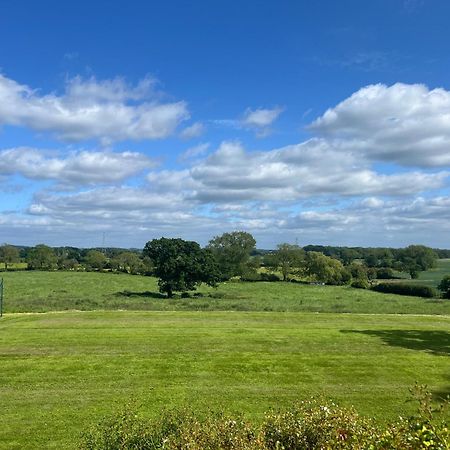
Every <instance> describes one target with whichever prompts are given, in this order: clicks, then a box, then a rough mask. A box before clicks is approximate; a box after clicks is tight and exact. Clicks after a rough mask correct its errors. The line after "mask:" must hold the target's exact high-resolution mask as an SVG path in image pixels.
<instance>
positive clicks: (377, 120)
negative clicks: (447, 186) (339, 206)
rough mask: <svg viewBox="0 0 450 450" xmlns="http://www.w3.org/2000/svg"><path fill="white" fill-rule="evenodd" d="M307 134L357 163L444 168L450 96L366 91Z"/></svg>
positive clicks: (417, 88) (401, 89)
mask: <svg viewBox="0 0 450 450" xmlns="http://www.w3.org/2000/svg"><path fill="white" fill-rule="evenodd" d="M310 130H312V131H314V132H316V133H319V134H321V135H322V136H325V137H326V138H327V139H334V140H336V141H337V142H336V144H335V145H336V146H339V147H340V148H344V149H346V150H347V151H352V152H354V153H356V154H359V155H360V156H361V157H362V158H369V159H371V160H375V161H386V162H392V163H397V164H401V165H404V166H419V167H448V166H449V165H450V152H449V148H450V92H449V91H446V90H444V89H433V90H429V89H428V88H427V87H426V86H424V85H420V84H414V85H407V84H402V83H397V84H394V85H393V86H389V87H388V86H385V85H383V84H377V85H371V86H367V87H365V88H363V89H360V90H359V91H357V92H356V93H354V94H353V95H352V96H350V97H349V98H347V99H346V100H344V101H343V102H341V103H339V104H338V105H337V106H335V107H334V108H330V109H329V110H328V111H326V112H325V114H324V115H323V116H321V117H319V118H318V119H317V120H315V121H314V122H313V123H312V124H311V126H310Z"/></svg>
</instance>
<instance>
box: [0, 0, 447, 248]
mask: <svg viewBox="0 0 450 450" xmlns="http://www.w3.org/2000/svg"><path fill="white" fill-rule="evenodd" d="M449 17H450V3H449V2H448V1H447V0H376V1H372V2H361V1H360V0H342V1H339V2H336V1H334V0H317V1H314V2H311V1H306V0H304V1H303V0H281V1H256V0H248V1H242V0H240V1H234V0H228V1H217V2H210V1H206V0H204V1H203V0H196V1H193V2H185V1H181V0H177V1H175V0H172V1H164V2H163V1H152V2H144V1H127V2H125V1H115V0H113V1H109V0H108V1H99V0H95V1H90V2H87V1H81V0H80V1H78V2H71V3H70V4H69V3H68V2H61V1H56V0H55V1H50V0H42V1H40V2H34V1H31V0H29V1H24V0H3V1H1V2H0V42H1V45H0V198H1V202H0V242H8V243H12V244H25V245H35V244H38V243H46V244H49V245H74V246H80V247H90V246H101V245H107V246H120V247H138V248H140V247H143V245H144V244H145V242H147V241H148V240H150V239H153V238H158V237H161V236H167V237H182V238H185V239H192V240H197V241H198V242H200V243H201V244H206V243H207V242H208V240H209V239H211V238H212V237H213V236H215V235H218V234H221V233H223V232H225V231H233V230H245V231H249V232H251V233H252V234H253V235H254V236H255V237H256V239H257V245H258V247H260V248H273V247H274V246H276V244H277V243H281V242H290V243H294V242H298V243H299V244H301V245H306V244H312V243H315V244H330V245H362V246H397V247H399V246H404V245H408V244H411V243H422V244H426V245H431V246H434V247H442V248H450V190H449V182H450V78H449V74H450V56H449V55H450V32H449V27H448V18H449Z"/></svg>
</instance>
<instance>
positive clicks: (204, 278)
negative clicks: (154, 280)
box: [143, 238, 219, 298]
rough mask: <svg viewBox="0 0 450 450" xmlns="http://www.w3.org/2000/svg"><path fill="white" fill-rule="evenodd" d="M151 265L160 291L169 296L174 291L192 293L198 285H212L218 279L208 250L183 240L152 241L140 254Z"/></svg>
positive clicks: (214, 262)
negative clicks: (148, 260)
mask: <svg viewBox="0 0 450 450" xmlns="http://www.w3.org/2000/svg"><path fill="white" fill-rule="evenodd" d="M143 254H144V256H148V257H149V258H150V259H151V261H152V262H153V264H154V273H155V275H156V276H157V277H158V278H159V281H158V285H159V290H160V291H161V292H164V293H166V294H167V297H169V298H170V297H172V296H173V293H174V292H175V291H182V292H185V291H191V290H195V289H196V287H197V286H198V285H200V284H201V283H206V284H208V285H210V286H215V285H216V284H217V282H218V280H219V272H218V267H217V263H216V261H215V259H214V257H213V255H212V253H211V251H210V250H208V249H202V248H201V247H200V245H198V244H197V242H193V241H185V240H183V239H168V238H161V239H153V240H152V241H149V242H147V244H146V245H145V247H144V251H143Z"/></svg>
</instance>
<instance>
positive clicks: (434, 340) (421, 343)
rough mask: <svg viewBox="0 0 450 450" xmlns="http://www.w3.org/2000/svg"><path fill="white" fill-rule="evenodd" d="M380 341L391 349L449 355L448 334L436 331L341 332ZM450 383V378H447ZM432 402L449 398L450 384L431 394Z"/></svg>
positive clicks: (449, 335)
mask: <svg viewBox="0 0 450 450" xmlns="http://www.w3.org/2000/svg"><path fill="white" fill-rule="evenodd" d="M341 332H342V333H359V334H365V335H368V336H372V337H376V338H379V339H381V340H382V341H383V342H384V343H385V344H386V345H390V346H391V347H403V348H407V349H410V350H418V351H423V352H426V353H430V354H432V355H436V356H449V355H450V332H447V331H436V330H341ZM447 378H448V380H449V381H450V376H447ZM432 395H433V398H434V400H436V401H438V402H442V401H444V400H446V399H447V397H450V383H449V384H447V385H446V386H443V387H442V388H441V389H439V390H436V391H433V392H432Z"/></svg>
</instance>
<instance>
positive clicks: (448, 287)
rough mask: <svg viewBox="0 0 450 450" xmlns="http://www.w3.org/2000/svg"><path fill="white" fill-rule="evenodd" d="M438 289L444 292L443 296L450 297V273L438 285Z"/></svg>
mask: <svg viewBox="0 0 450 450" xmlns="http://www.w3.org/2000/svg"><path fill="white" fill-rule="evenodd" d="M438 289H439V290H440V291H441V292H442V297H444V298H449V299H450V275H446V276H445V277H444V278H442V280H441V282H440V283H439V285H438Z"/></svg>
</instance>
